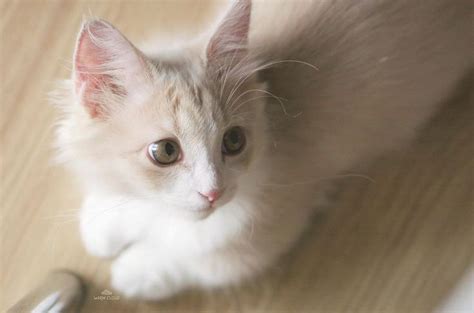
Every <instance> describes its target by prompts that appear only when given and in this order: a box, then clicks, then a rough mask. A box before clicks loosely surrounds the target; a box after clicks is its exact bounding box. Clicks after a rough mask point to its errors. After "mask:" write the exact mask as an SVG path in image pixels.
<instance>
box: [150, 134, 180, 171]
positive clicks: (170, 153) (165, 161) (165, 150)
mask: <svg viewBox="0 0 474 313" xmlns="http://www.w3.org/2000/svg"><path fill="white" fill-rule="evenodd" d="M179 155H180V152H179V145H178V144H177V143H176V142H174V141H173V140H171V139H164V140H160V141H157V142H154V143H152V144H150V145H149V146H148V156H149V157H150V158H151V160H152V161H153V162H155V163H157V164H159V165H170V164H172V163H174V162H176V161H177V160H178V159H179Z"/></svg>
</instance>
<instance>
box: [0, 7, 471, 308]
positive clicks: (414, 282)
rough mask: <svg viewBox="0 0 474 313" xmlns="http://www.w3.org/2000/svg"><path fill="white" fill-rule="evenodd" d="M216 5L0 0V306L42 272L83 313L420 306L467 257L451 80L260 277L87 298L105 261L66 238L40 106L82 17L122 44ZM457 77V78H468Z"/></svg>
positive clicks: (69, 200)
mask: <svg viewBox="0 0 474 313" xmlns="http://www.w3.org/2000/svg"><path fill="white" fill-rule="evenodd" d="M223 5H224V3H223V2H219V1H214V2H212V1H191V0H188V1H183V0H180V1H141V0H140V1H100V2H99V1H96V2H79V1H53V0H49V1H39V0H38V1H2V2H0V11H1V19H0V31H1V38H0V39H1V41H0V75H1V76H0V88H1V89H0V95H1V122H0V123H1V124H0V127H1V145H0V149H1V174H2V176H1V177H2V180H1V205H2V206H1V229H0V235H1V285H0V288H1V291H0V297H1V305H0V310H1V311H4V310H5V309H6V308H7V307H9V306H11V305H12V304H13V303H14V302H15V301H17V300H18V299H19V298H20V297H21V296H22V295H24V294H26V293H27V292H28V290H30V289H31V288H32V287H33V286H34V285H35V284H37V283H38V282H39V281H41V279H42V278H43V277H44V276H45V275H46V273H47V272H48V271H50V270H51V269H55V268H69V269H72V270H74V271H77V272H78V273H80V274H82V275H83V276H84V277H85V278H86V280H87V282H88V283H89V286H90V291H89V294H88V296H87V301H86V304H85V308H84V312H200V311H202V312H204V311H205V312H387V313H388V312H417V313H418V312H430V311H432V310H433V308H434V307H435V306H436V305H437V304H438V303H439V302H440V301H441V300H442V298H443V297H444V296H445V295H446V294H447V293H448V292H449V290H450V289H451V288H452V286H453V285H454V284H455V283H456V282H457V281H458V279H459V278H460V277H461V276H462V274H463V272H464V271H465V270H467V269H468V267H469V266H470V264H472V263H473V255H474V254H473V247H474V242H473V241H474V230H473V225H474V224H473V221H474V216H473V212H474V210H473V208H472V190H473V188H472V187H473V186H472V183H473V181H472V169H473V158H472V156H473V155H474V154H473V152H474V151H473V146H472V144H473V141H472V139H473V138H472V134H473V126H472V116H473V111H472V103H471V99H470V97H469V94H468V92H467V91H468V88H467V87H465V88H464V89H460V90H459V91H458V92H457V93H456V95H455V96H454V97H453V98H452V99H450V100H449V101H447V102H446V104H445V105H444V107H443V109H442V110H441V112H440V113H439V114H438V115H437V116H436V118H435V119H434V120H433V121H432V122H431V123H430V124H429V125H428V127H427V128H426V129H424V130H423V131H422V133H421V136H420V138H419V140H418V141H417V142H416V143H414V144H413V145H412V147H411V148H409V149H406V150H404V151H403V152H399V153H393V154H392V155H390V156H387V157H386V158H385V159H382V160H379V161H378V162H376V163H375V164H374V165H373V166H372V167H371V168H370V169H369V171H368V175H369V176H370V177H371V178H372V179H373V180H374V182H371V181H369V180H364V179H360V178H347V179H344V180H343V181H341V182H343V184H342V185H341V188H340V192H338V193H337V194H336V195H335V200H334V206H333V207H332V208H331V209H330V210H328V211H327V212H326V213H324V214H321V215H320V216H318V218H317V219H316V221H315V223H314V225H313V227H312V228H311V229H310V230H309V231H308V233H307V234H306V236H305V238H304V239H303V240H302V242H301V243H300V244H299V245H298V246H297V247H296V248H295V249H293V251H292V252H291V253H289V254H288V255H287V256H285V257H284V258H283V260H282V261H281V262H280V263H279V264H278V265H277V266H275V268H274V269H272V270H270V271H269V272H268V273H267V274H265V275H263V276H262V277H258V278H257V279H255V281H253V282H250V283H248V284H245V285H243V286H240V287H233V288H229V289H227V290H218V291H214V292H208V293H205V292H201V291H189V292H186V293H184V294H182V295H179V296H177V297H175V298H173V299H170V300H167V301H164V302H162V303H155V304H154V303H145V302H139V301H128V300H126V299H124V298H121V299H120V300H118V301H98V300H94V296H97V295H99V294H100V292H101V291H102V290H103V289H105V288H109V285H108V278H109V274H108V262H107V261H102V260H98V259H95V258H93V257H90V256H88V255H87V254H86V253H85V251H84V249H83V247H82V245H81V243H80V240H79V237H78V230H77V220H76V218H75V215H74V214H75V213H76V212H77V209H78V206H79V203H80V195H79V192H78V190H77V186H76V185H75V184H74V181H73V179H72V177H71V176H70V175H69V174H68V173H66V172H65V171H64V170H62V169H61V168H59V167H57V166H56V165H54V163H53V162H52V161H51V159H52V156H53V154H54V153H53V150H52V148H51V147H52V138H53V136H52V135H53V126H52V125H53V124H54V120H55V117H56V114H57V112H56V111H55V110H54V108H53V107H51V106H50V105H49V104H48V102H47V92H48V91H50V90H51V89H53V86H54V81H55V80H56V79H60V78H65V77H67V75H68V74H69V68H70V66H71V62H70V59H71V55H72V50H73V46H74V40H75V36H76V32H77V30H78V28H79V25H80V21H81V18H82V16H83V15H89V14H90V12H92V13H93V14H94V15H98V16H101V17H104V18H106V19H108V20H109V21H111V22H112V23H114V24H115V25H117V26H118V27H119V28H120V29H121V30H122V31H123V32H124V33H125V34H126V35H127V36H129V38H130V39H131V40H132V41H136V40H140V39H143V38H145V37H146V36H147V35H150V34H153V32H154V31H156V30H159V31H163V32H171V31H172V32H184V31H187V32H190V31H191V32H193V33H197V32H198V31H199V30H201V29H203V28H204V27H205V26H206V25H207V24H208V23H209V22H212V17H213V16H215V15H216V12H218V10H219V8H221V7H222V6H223ZM468 87H469V86H468Z"/></svg>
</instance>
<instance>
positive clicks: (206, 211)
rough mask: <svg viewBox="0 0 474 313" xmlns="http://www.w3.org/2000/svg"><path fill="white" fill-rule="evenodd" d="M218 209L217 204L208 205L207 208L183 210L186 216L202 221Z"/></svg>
mask: <svg viewBox="0 0 474 313" xmlns="http://www.w3.org/2000/svg"><path fill="white" fill-rule="evenodd" d="M215 210H216V207H215V206H208V207H206V208H200V209H197V210H192V209H186V210H183V211H184V212H183V215H184V217H185V218H187V219H190V220H194V221H200V220H203V219H206V218H207V217H209V216H210V215H211V214H212V213H213V212H214V211H215Z"/></svg>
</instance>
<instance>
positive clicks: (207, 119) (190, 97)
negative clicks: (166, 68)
mask: <svg viewBox="0 0 474 313" xmlns="http://www.w3.org/2000/svg"><path fill="white" fill-rule="evenodd" d="M156 88H157V91H158V92H157V93H156V95H155V96H154V97H153V101H152V102H153V105H154V106H158V107H159V108H160V109H159V110H158V111H159V112H161V114H164V116H165V118H166V119H167V120H168V121H167V124H168V128H170V127H171V128H173V131H174V132H176V133H177V135H178V136H183V137H184V136H189V132H190V131H192V134H193V135H194V136H197V135H202V134H213V133H215V132H216V131H218V129H219V125H220V124H222V123H225V115H224V112H223V110H222V107H221V106H220V104H219V103H218V99H216V97H215V96H214V95H213V92H212V90H211V89H210V88H209V87H208V86H207V85H206V84H205V82H204V81H199V80H197V79H196V78H194V77H190V76H189V75H183V74H179V73H178V74H176V75H173V76H170V77H167V78H166V79H162V80H161V81H160V83H158V84H157V87H156Z"/></svg>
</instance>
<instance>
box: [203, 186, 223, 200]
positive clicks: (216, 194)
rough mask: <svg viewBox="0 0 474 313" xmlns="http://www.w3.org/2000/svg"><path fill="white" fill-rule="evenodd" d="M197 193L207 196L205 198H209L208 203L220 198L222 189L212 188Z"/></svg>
mask: <svg viewBox="0 0 474 313" xmlns="http://www.w3.org/2000/svg"><path fill="white" fill-rule="evenodd" d="M199 194H200V195H201V196H203V197H204V198H207V200H209V202H210V203H214V202H215V201H216V200H217V199H219V198H220V196H221V195H222V191H220V190H217V189H212V190H210V191H207V192H199Z"/></svg>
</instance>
